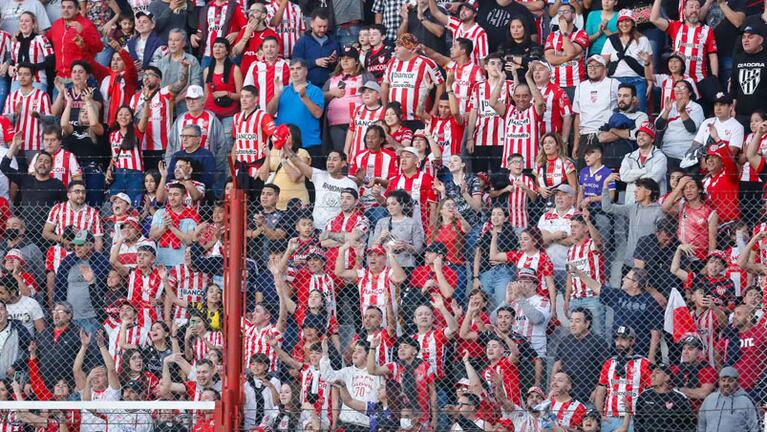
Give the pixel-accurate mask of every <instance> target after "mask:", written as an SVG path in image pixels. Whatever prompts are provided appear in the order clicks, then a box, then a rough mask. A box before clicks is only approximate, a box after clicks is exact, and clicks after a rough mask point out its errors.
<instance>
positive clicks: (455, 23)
mask: <svg viewBox="0 0 767 432" xmlns="http://www.w3.org/2000/svg"><path fill="white" fill-rule="evenodd" d="M447 28H448V29H450V32H451V33H453V43H455V40H456V39H458V38H464V39H468V40H470V41H472V42H473V43H474V49H473V50H472V51H471V54H469V60H471V62H472V63H476V64H479V63H480V62H481V61H482V60H484V59H485V57H487V55H488V54H489V51H490V50H489V48H488V43H487V32H485V29H483V28H482V26H480V25H479V24H477V23H476V22H474V23H471V24H470V25H468V26H466V25H464V23H461V20H459V19H458V18H456V17H454V16H450V17H449V18H448V22H447Z"/></svg>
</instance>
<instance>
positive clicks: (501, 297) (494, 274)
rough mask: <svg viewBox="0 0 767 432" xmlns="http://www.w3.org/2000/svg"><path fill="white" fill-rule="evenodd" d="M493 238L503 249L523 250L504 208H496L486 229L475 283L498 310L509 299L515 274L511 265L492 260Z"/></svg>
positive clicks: (477, 257) (476, 262)
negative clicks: (507, 289)
mask: <svg viewBox="0 0 767 432" xmlns="http://www.w3.org/2000/svg"><path fill="white" fill-rule="evenodd" d="M493 238H495V242H496V245H497V248H498V249H499V250H503V251H510V250H516V249H518V247H519V243H518V241H517V235H516V233H515V232H514V229H513V228H512V227H511V225H510V224H509V217H508V213H507V212H506V210H505V209H504V208H503V207H501V206H496V207H493V209H492V210H491V211H490V218H489V220H488V222H487V224H486V225H485V226H483V227H482V232H481V234H480V237H479V240H478V241H477V248H476V249H475V252H474V262H473V265H474V268H473V274H474V279H473V283H472V287H473V288H474V289H480V288H481V289H482V291H484V292H485V294H487V295H488V297H490V298H491V299H492V300H493V301H492V306H493V307H497V306H500V305H501V304H503V302H504V301H505V300H506V288H507V287H508V285H509V282H511V279H512V275H513V273H514V271H513V270H512V267H510V266H509V265H508V264H507V263H505V262H503V263H501V262H498V261H494V260H491V259H490V258H489V257H490V245H491V244H492V241H493Z"/></svg>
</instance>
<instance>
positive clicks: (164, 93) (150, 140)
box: [130, 7, 213, 151]
mask: <svg viewBox="0 0 767 432" xmlns="http://www.w3.org/2000/svg"><path fill="white" fill-rule="evenodd" d="M211 9H213V8H212V7H211ZM173 99H174V97H173V94H172V93H171V92H170V86H165V87H162V88H160V89H159V90H157V91H156V92H155V93H154V95H153V96H152V99H150V101H149V107H148V108H149V109H150V110H151V111H150V113H149V121H148V122H147V125H146V130H145V131H144V140H143V141H142V143H141V149H142V150H147V151H158V150H165V149H166V148H168V131H170V130H171V126H172V122H173ZM130 107H131V109H132V110H133V112H134V113H136V118H140V116H141V114H139V111H140V110H141V111H142V112H143V110H144V109H146V108H147V107H146V101H145V100H144V95H143V94H142V93H141V92H138V93H136V94H135V95H133V97H132V98H131V101H130Z"/></svg>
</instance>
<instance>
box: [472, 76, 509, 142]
mask: <svg viewBox="0 0 767 432" xmlns="http://www.w3.org/2000/svg"><path fill="white" fill-rule="evenodd" d="M497 85H500V86H501V87H502V88H501V93H500V96H498V102H500V103H502V104H504V105H506V106H509V104H511V89H512V88H513V87H512V86H513V85H514V84H513V83H512V82H511V81H509V80H503V81H501V82H500V84H497ZM495 88H496V87H495V86H493V85H492V83H491V82H490V81H484V82H478V83H477V84H475V85H474V89H473V90H472V92H471V102H470V105H471V108H472V109H476V110H477V123H476V125H475V127H474V145H475V146H479V147H486V146H502V145H503V140H504V137H505V135H504V126H505V121H504V118H503V117H502V116H500V115H498V112H496V111H495V109H493V107H492V106H491V105H490V95H491V94H492V92H493V90H495Z"/></svg>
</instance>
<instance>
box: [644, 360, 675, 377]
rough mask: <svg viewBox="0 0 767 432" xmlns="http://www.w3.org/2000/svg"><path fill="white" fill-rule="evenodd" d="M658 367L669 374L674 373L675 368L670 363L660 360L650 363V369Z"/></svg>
mask: <svg viewBox="0 0 767 432" xmlns="http://www.w3.org/2000/svg"><path fill="white" fill-rule="evenodd" d="M656 369H660V370H662V371H663V372H665V373H666V375H668V376H671V375H673V374H674V372H673V370H672V369H671V365H670V364H668V363H664V362H660V363H657V364H653V365H650V370H656Z"/></svg>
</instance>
